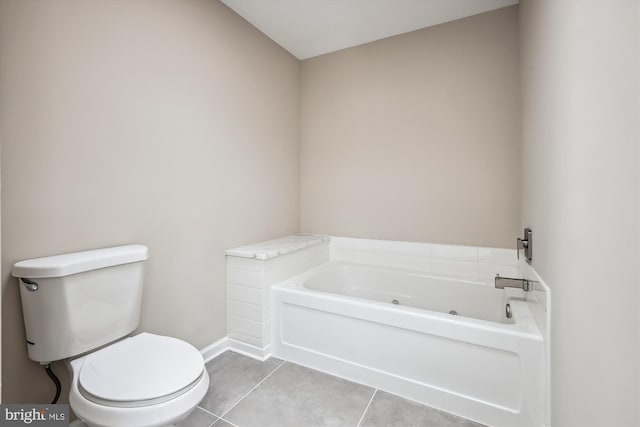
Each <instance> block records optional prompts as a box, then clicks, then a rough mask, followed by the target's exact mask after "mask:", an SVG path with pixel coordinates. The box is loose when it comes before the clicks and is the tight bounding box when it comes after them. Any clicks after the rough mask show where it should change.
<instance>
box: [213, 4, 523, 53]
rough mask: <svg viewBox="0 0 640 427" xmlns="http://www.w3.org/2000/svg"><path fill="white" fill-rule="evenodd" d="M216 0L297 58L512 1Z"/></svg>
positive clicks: (372, 39)
mask: <svg viewBox="0 0 640 427" xmlns="http://www.w3.org/2000/svg"><path fill="white" fill-rule="evenodd" d="M221 1H222V2H223V3H224V4H226V5H227V6H229V7H230V8H231V9H233V10H234V11H235V12H236V13H237V14H239V15H240V16H242V17H243V18H244V19H246V20H247V21H249V23H251V24H252V25H253V26H255V27H256V28H258V29H259V30H260V31H262V32H263V33H264V34H265V35H267V37H269V38H270V39H272V40H273V41H275V42H276V43H278V44H279V45H280V46H282V47H283V48H285V49H286V50H288V51H289V52H291V53H292V54H293V55H294V56H295V57H296V58H298V59H307V58H312V57H314V56H318V55H322V54H325V53H329V52H335V51H337V50H341V49H345V48H348V47H352V46H358V45H361V44H364V43H369V42H372V41H374V40H380V39H383V38H386V37H391V36H395V35H397V34H402V33H407V32H409V31H414V30H418V29H420V28H425V27H429V26H431V25H437V24H442V23H443V22H448V21H454V20H456V19H460V18H464V17H466V16H471V15H476V14H478V13H482V12H487V11H489V10H493V9H499V8H501V7H505V6H511V5H514V4H516V3H518V0H221Z"/></svg>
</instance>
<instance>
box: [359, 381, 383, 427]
mask: <svg viewBox="0 0 640 427" xmlns="http://www.w3.org/2000/svg"><path fill="white" fill-rule="evenodd" d="M377 392H378V389H377V388H376V389H374V390H373V394H372V395H371V399H369V403H367V407H366V408H364V412H363V413H362V416H361V417H360V421H358V425H357V426H356V427H360V424H362V420H364V415H365V414H366V413H367V411H368V410H369V406H371V402H373V398H374V397H376V393H377Z"/></svg>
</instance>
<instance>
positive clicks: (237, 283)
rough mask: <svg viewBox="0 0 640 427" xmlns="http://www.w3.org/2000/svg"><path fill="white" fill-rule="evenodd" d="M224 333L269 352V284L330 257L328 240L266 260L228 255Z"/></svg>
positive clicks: (259, 352)
mask: <svg viewBox="0 0 640 427" xmlns="http://www.w3.org/2000/svg"><path fill="white" fill-rule="evenodd" d="M226 258H227V336H228V337H229V338H231V339H233V340H236V341H240V342H242V343H244V344H248V345H250V346H253V347H255V348H256V350H255V353H256V354H257V355H260V354H261V353H264V354H265V355H266V353H268V348H269V345H270V344H271V286H272V285H274V284H276V283H280V282H283V281H285V280H287V279H289V278H290V277H293V276H295V275H297V274H300V273H302V272H303V271H306V270H308V269H310V268H313V267H315V266H316V265H318V264H321V263H323V262H326V261H328V260H329V242H324V243H322V244H318V245H315V246H310V247H306V248H302V249H299V250H296V251H294V252H290V253H286V254H283V255H278V256H275V257H272V258H268V259H254V258H245V257H239V256H233V255H227V257H226Z"/></svg>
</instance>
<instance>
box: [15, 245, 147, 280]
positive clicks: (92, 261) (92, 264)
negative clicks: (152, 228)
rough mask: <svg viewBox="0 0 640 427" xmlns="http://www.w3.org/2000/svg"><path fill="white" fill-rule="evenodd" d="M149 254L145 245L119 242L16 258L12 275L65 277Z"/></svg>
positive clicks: (135, 259)
mask: <svg viewBox="0 0 640 427" xmlns="http://www.w3.org/2000/svg"><path fill="white" fill-rule="evenodd" d="M148 258H149V250H148V249H147V247H146V246H144V245H124V246H115V247H112V248H104V249H95V250H91V251H82V252H74V253H70V254H63V255H55V256H49V257H44V258H34V259H28V260H25V261H20V262H16V263H15V264H13V269H12V270H11V275H12V276H14V277H24V278H28V279H42V278H48V277H64V276H70V275H72V274H77V273H82V272H85V271H90V270H97V269H99V268H105V267H112V266H115V265H121V264H129V263H132V262H138V261H144V260H146V259H148Z"/></svg>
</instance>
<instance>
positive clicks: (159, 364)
mask: <svg viewBox="0 0 640 427" xmlns="http://www.w3.org/2000/svg"><path fill="white" fill-rule="evenodd" d="M68 367H69V369H70V372H71V378H72V380H71V390H70V393H69V403H70V405H71V407H72V408H73V410H74V412H75V414H76V415H77V416H78V418H79V419H81V420H82V421H83V422H84V423H85V424H86V425H87V426H89V427H115V426H118V427H156V426H168V425H172V424H174V423H177V422H179V421H181V420H182V419H184V418H186V417H187V416H188V415H189V414H190V413H191V411H193V409H194V408H195V407H196V405H197V404H198V403H199V402H200V401H201V400H202V398H203V397H204V395H205V394H206V392H207V389H208V387H209V374H208V373H207V370H206V369H205V366H204V361H203V359H202V356H201V354H200V352H199V351H198V350H196V349H195V348H194V347H193V346H191V345H190V344H188V343H186V342H184V341H181V340H178V339H175V338H171V337H165V336H160V335H154V334H149V333H141V334H139V335H136V336H134V337H130V338H125V339H123V340H121V341H118V342H116V343H115V344H111V345H109V346H107V347H104V348H102V349H100V350H98V351H96V352H93V353H90V354H88V355H85V356H82V357H79V358H77V359H73V360H70V361H69V362H68Z"/></svg>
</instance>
